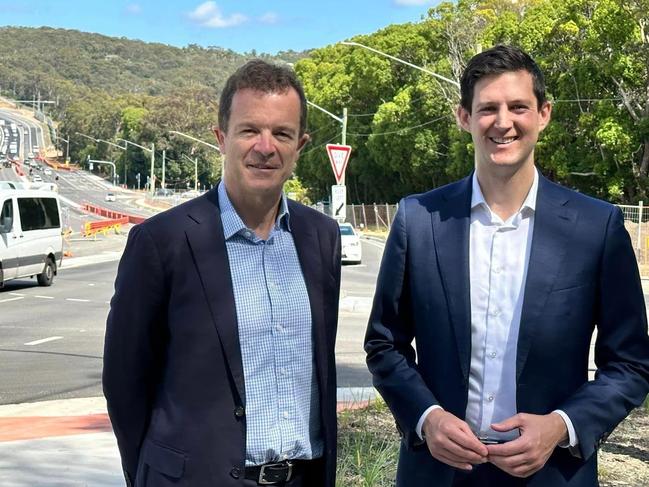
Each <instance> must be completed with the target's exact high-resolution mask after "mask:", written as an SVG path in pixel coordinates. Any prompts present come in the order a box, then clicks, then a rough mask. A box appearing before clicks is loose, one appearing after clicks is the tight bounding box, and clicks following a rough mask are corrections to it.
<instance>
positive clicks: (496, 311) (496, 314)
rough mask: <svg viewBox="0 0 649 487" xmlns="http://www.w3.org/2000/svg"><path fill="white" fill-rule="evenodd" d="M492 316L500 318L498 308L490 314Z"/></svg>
mask: <svg viewBox="0 0 649 487" xmlns="http://www.w3.org/2000/svg"><path fill="white" fill-rule="evenodd" d="M489 314H490V315H491V316H498V315H499V314H500V310H499V309H498V308H496V309H493V310H491V311H490V312H489Z"/></svg>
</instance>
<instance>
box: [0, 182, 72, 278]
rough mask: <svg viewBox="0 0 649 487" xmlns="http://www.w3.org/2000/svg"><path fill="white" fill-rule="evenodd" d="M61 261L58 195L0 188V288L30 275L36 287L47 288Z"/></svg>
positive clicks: (48, 192) (40, 191) (61, 241)
mask: <svg viewBox="0 0 649 487" xmlns="http://www.w3.org/2000/svg"><path fill="white" fill-rule="evenodd" d="M62 260H63V236H62V233H61V205H60V204H59V197H58V195H57V194H56V193H54V192H52V191H43V190H35V189H6V186H4V187H3V186H0V287H2V285H4V283H5V282H7V281H10V280H11V279H19V278H24V277H34V276H36V278H37V280H38V284H40V285H41V286H49V285H51V284H52V281H53V280H54V276H55V275H56V273H57V269H58V267H59V266H60V265H61V261H62Z"/></svg>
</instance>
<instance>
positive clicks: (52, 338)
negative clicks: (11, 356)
mask: <svg viewBox="0 0 649 487" xmlns="http://www.w3.org/2000/svg"><path fill="white" fill-rule="evenodd" d="M61 338H63V337H48V338H43V339H42V340H34V341H33V342H27V343H25V345H40V344H41V343H47V342H53V341H54V340H60V339H61Z"/></svg>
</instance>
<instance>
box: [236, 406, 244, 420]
mask: <svg viewBox="0 0 649 487" xmlns="http://www.w3.org/2000/svg"><path fill="white" fill-rule="evenodd" d="M244 414H246V410H245V409H243V406H237V407H236V408H234V415H235V416H236V417H237V418H243V415H244Z"/></svg>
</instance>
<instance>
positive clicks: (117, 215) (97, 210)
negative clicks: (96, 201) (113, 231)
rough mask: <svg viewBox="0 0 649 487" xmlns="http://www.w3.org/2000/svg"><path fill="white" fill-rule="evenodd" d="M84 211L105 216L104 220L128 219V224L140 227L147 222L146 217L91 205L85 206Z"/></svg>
mask: <svg viewBox="0 0 649 487" xmlns="http://www.w3.org/2000/svg"><path fill="white" fill-rule="evenodd" d="M83 209H84V210H85V211H87V212H89V213H94V214H95V215H99V216H103V217H104V218H111V219H121V218H126V219H127V222H126V223H132V224H133V225H138V224H140V223H142V222H143V221H144V220H146V217H144V216H135V215H129V214H127V213H122V212H119V211H115V210H109V209H107V208H102V207H101V206H95V205H91V204H90V203H86V204H84V205H83Z"/></svg>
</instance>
